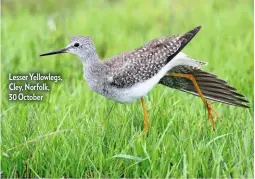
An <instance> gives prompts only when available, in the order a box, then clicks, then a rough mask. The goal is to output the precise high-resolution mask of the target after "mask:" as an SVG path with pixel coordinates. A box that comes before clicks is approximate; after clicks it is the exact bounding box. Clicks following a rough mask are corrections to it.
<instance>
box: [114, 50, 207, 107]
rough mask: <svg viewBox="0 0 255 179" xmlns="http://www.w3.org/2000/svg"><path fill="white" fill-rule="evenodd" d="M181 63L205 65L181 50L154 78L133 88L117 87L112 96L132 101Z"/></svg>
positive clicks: (118, 99) (126, 101)
mask: <svg viewBox="0 0 255 179" xmlns="http://www.w3.org/2000/svg"><path fill="white" fill-rule="evenodd" d="M179 65H188V66H194V67H197V68H200V67H201V66H202V65H204V63H203V62H202V63H201V62H199V61H196V60H194V59H191V58H189V57H188V56H187V55H186V54H184V53H182V52H180V53H179V54H177V55H176V56H175V57H174V58H173V59H172V60H171V61H170V62H169V63H168V64H166V65H165V66H164V67H163V68H162V69H161V70H160V71H159V72H158V73H157V74H156V75H155V76H153V77H152V78H150V79H148V80H146V81H144V82H141V83H138V84H136V85H134V86H132V87H131V88H126V89H123V88H122V89H119V88H115V89H113V90H114V93H115V94H117V95H115V96H114V97H110V98H111V99H113V100H115V101H118V102H121V103H131V102H133V101H134V100H136V99H138V98H141V97H143V96H145V95H146V94H147V93H148V92H149V91H150V90H151V89H152V88H153V87H154V86H155V85H157V84H158V82H159V81H160V79H161V78H163V77H164V76H165V75H166V74H167V72H168V71H169V70H170V69H172V68H173V67H176V66H179Z"/></svg>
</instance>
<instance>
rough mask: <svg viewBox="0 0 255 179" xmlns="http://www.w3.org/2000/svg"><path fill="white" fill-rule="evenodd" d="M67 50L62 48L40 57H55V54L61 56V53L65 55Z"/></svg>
mask: <svg viewBox="0 0 255 179" xmlns="http://www.w3.org/2000/svg"><path fill="white" fill-rule="evenodd" d="M66 50H67V48H62V49H59V50H55V51H52V52H49V53H44V54H41V55H40V56H41V57H42V56H47V55H55V54H59V53H65V52H66Z"/></svg>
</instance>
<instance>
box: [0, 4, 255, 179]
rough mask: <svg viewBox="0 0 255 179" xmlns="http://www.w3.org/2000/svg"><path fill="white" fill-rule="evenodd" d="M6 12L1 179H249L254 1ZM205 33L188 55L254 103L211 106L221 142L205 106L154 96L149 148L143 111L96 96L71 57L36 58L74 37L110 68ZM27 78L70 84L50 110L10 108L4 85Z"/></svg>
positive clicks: (149, 100)
mask: <svg viewBox="0 0 255 179" xmlns="http://www.w3.org/2000/svg"><path fill="white" fill-rule="evenodd" d="M77 2H78V1H77ZM138 2H139V3H138ZM2 12H3V16H2V28H1V30H2V47H1V49H2V63H1V64H2V66H1V74H2V75H1V80H2V82H1V84H2V90H1V94H2V105H1V136H2V137H1V146H2V148H1V172H2V174H1V175H2V177H8V178H15V177H31V178H32V177H47V178H49V177H76V178H77V177H96V178H98V177H102V178H103V177H104V178H105V177H112V178H119V177H142V178H147V177H150V178H151V177H160V178H169V177H182V178H185V177H212V178H223V177H227V178H230V177H235V178H241V177H249V178H253V177H254V176H253V168H254V162H253V158H254V154H253V142H254V138H253V130H254V125H253V120H254V119H253V109H254V106H253V100H254V96H253V78H254V76H253V70H254V66H253V36H254V34H253V1H251V0H247V1H244V0H243V1H241V0H240V1H230V0H229V1H227V0H226V1H213V0H211V1H202V0H201V1H188V0H183V1H177V0H172V1H167V0H165V1H163V0H162V1H152V0H150V1H143V2H141V1H135V0H130V1H113V0H111V1H110V0H109V1H85V2H83V1H80V2H79V3H77V4H74V3H73V2H72V1H63V2H62V3H57V1H53V0H52V1H50V0H46V1H28V0H27V1H22V3H21V1H20V2H19V1H4V3H3V6H2ZM198 25H202V26H203V27H202V29H201V31H200V32H199V34H198V35H197V36H196V37H195V38H194V39H193V40H192V42H191V43H190V44H189V45H188V46H187V47H186V48H185V49H184V52H186V53H187V54H189V55H190V56H191V57H193V58H195V59H199V60H202V61H208V62H209V65H208V66H207V67H205V70H207V71H209V72H212V73H214V74H217V75H218V76H219V77H221V78H222V79H224V80H227V81H228V82H229V83H230V84H231V85H232V86H234V87H236V88H237V89H239V91H240V92H241V93H242V94H244V95H246V96H247V98H248V99H249V101H250V102H251V108H250V109H242V108H237V107H233V106H227V105H224V104H219V103H215V105H214V107H215V109H216V110H217V111H218V112H219V113H220V115H221V117H222V120H218V121H217V123H216V125H217V126H216V127H217V130H216V131H215V132H213V131H212V129H211V126H210V122H209V121H208V119H207V114H206V112H205V109H204V107H203V104H202V102H201V100H200V99H199V98H197V97H194V96H192V95H189V94H185V93H182V92H179V91H176V90H173V89H169V88H166V87H163V86H157V87H155V88H154V89H153V90H152V91H151V92H150V93H149V94H148V96H147V97H146V98H145V99H146V104H147V107H148V110H149V117H150V122H151V128H150V132H149V134H148V136H147V137H143V136H142V130H143V114H142V110H141V106H140V103H139V101H136V102H135V103H133V104H117V103H115V102H113V101H110V100H108V99H105V98H104V97H102V96H100V95H98V94H96V93H94V92H92V91H91V90H90V89H89V87H88V86H87V84H86V82H85V81H84V80H83V77H82V66H81V62H80V61H79V60H78V58H77V57H75V56H74V55H67V54H66V55H57V56H52V57H47V58H40V57H39V54H41V53H44V52H47V51H50V50H55V49H58V48H62V47H64V46H65V45H66V44H67V43H68V41H69V38H70V36H73V35H84V34H86V35H89V36H91V37H92V39H93V40H94V42H95V44H96V47H97V51H98V53H99V56H100V57H101V58H107V57H110V56H112V55H114V54H117V53H120V52H122V51H127V50H132V49H133V48H136V47H138V46H140V45H142V44H144V43H145V42H147V41H149V40H151V39H153V38H157V37H160V36H166V35H172V34H176V33H184V32H186V31H188V30H190V29H192V28H193V27H195V26H198ZM31 71H32V72H42V73H49V72H51V73H55V74H61V75H62V77H63V79H64V80H63V82H61V83H56V84H53V83H49V84H50V85H51V91H50V93H45V96H46V97H45V98H46V99H45V100H44V101H43V102H9V101H8V99H7V98H8V92H9V91H8V84H9V81H8V73H9V72H11V73H28V72H31ZM111 109H112V110H111Z"/></svg>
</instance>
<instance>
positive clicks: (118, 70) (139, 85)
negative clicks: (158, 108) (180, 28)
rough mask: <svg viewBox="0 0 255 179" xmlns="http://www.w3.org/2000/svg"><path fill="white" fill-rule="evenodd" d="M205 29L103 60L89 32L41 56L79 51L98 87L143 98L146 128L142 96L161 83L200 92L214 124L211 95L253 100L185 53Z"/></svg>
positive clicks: (122, 98) (125, 97)
mask: <svg viewBox="0 0 255 179" xmlns="http://www.w3.org/2000/svg"><path fill="white" fill-rule="evenodd" d="M200 28H201V26H198V27H196V28H194V29H192V30H191V31H189V32H187V33H185V34H183V35H173V36H170V37H162V38H158V39H154V40H152V41H150V42H148V43H146V44H145V45H143V46H141V47H139V48H137V49H135V50H132V51H129V52H125V53H121V54H119V55H116V56H113V57H111V58H110V59H106V60H104V61H101V60H100V59H99V57H98V54H97V52H96V48H95V46H94V44H93V42H92V40H91V39H90V38H89V37H86V36H75V37H72V38H71V42H70V43H69V45H67V47H65V48H63V49H60V50H56V51H53V52H49V53H45V54H42V55H40V56H46V55H54V54H59V53H72V54H76V55H78V56H79V57H80V59H81V62H82V64H83V74H84V78H85V80H86V81H87V83H88V85H89V86H90V88H91V89H92V90H93V91H95V92H97V93H99V94H101V95H103V96H105V97H107V98H109V99H111V100H114V101H117V102H120V103H131V102H133V101H135V100H136V99H140V100H141V104H142V109H143V113H144V131H145V132H147V131H148V127H149V118H148V114H147V110H146V107H145V102H144V100H143V97H144V96H145V95H146V94H147V93H148V92H149V91H150V90H151V89H152V88H153V87H154V86H155V85H157V84H162V85H164V86H167V87H169V88H175V89H178V90H181V91H184V92H188V93H191V94H193V95H196V96H199V97H200V98H201V99H202V101H203V103H204V105H205V107H206V109H207V110H208V118H209V119H210V121H211V123H212V127H213V129H214V128H215V124H214V123H215V115H217V113H216V112H215V111H214V110H213V108H212V105H211V104H210V103H208V102H207V100H206V99H210V100H213V101H218V102H222V103H226V104H230V105H235V106H240V107H248V106H247V104H248V101H247V100H246V99H245V97H244V96H243V95H241V94H239V93H237V92H236V89H235V88H233V87H230V86H229V85H228V84H227V82H226V81H223V80H221V79H219V78H218V77H217V76H215V75H213V74H211V73H208V72H205V71H202V70H201V67H202V66H204V65H206V64H207V63H206V62H200V61H197V60H194V59H192V58H191V57H189V56H188V55H186V54H185V53H183V52H181V50H182V49H183V48H184V47H185V46H186V45H187V44H188V43H189V42H190V40H191V39H192V38H193V37H194V36H195V35H196V34H197V32H198V31H199V30H200Z"/></svg>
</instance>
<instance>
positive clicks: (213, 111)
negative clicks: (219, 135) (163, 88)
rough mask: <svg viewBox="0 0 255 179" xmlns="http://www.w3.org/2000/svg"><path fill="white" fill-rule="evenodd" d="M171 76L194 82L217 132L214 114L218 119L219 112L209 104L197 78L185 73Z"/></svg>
mask: <svg viewBox="0 0 255 179" xmlns="http://www.w3.org/2000/svg"><path fill="white" fill-rule="evenodd" d="M169 76H175V77H183V78H187V79H189V80H191V81H192V83H193V85H194V87H195V89H196V91H197V93H198V95H199V96H200V98H201V99H202V101H203V103H204V105H205V107H206V108H207V111H208V118H209V119H210V121H211V123H212V127H213V130H215V119H214V116H213V114H214V113H215V114H216V115H217V117H219V116H218V114H217V112H216V111H215V110H214V109H213V108H212V105H211V103H207V101H206V99H205V97H204V95H203V93H202V91H201V89H200V88H199V86H198V84H197V81H196V79H195V77H194V76H193V75H192V74H183V73H172V74H169Z"/></svg>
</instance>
